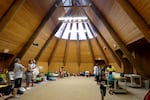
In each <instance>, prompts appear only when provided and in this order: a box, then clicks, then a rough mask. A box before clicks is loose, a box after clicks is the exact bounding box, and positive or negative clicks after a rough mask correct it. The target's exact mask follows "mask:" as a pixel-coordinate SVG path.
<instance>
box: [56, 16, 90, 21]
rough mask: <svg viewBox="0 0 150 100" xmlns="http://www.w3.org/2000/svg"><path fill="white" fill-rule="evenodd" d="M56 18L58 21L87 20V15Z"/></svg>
mask: <svg viewBox="0 0 150 100" xmlns="http://www.w3.org/2000/svg"><path fill="white" fill-rule="evenodd" d="M58 20H60V21H72V20H73V21H76V20H85V21H86V20H88V18H87V17H59V18H58Z"/></svg>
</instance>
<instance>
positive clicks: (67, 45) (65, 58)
mask: <svg viewBox="0 0 150 100" xmlns="http://www.w3.org/2000/svg"><path fill="white" fill-rule="evenodd" d="M70 36H71V33H69V35H68V40H67V44H66V48H65V55H64V59H63V60H64V66H65V65H66V61H67V54H68V48H69V41H70Z"/></svg>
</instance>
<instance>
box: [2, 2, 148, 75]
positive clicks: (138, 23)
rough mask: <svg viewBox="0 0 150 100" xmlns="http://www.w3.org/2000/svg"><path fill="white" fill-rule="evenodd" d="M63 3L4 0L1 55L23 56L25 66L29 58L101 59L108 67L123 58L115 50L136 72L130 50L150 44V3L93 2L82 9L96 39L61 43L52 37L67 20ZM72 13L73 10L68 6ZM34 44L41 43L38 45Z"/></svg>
mask: <svg viewBox="0 0 150 100" xmlns="http://www.w3.org/2000/svg"><path fill="white" fill-rule="evenodd" d="M61 1H62V0H1V1H0V50H1V52H2V51H3V50H4V49H9V53H11V54H13V55H15V57H16V56H19V57H21V58H22V60H23V61H24V62H27V60H28V59H29V58H36V60H38V61H45V62H48V63H49V64H51V62H63V64H64V65H65V64H66V63H67V62H77V63H78V65H79V66H80V63H86V62H94V60H95V59H97V58H103V59H105V61H106V62H107V63H110V62H116V63H117V64H118V65H119V66H120V64H121V61H122V59H121V58H119V57H118V55H117V53H116V52H115V50H118V49H119V50H121V51H122V52H123V54H124V56H126V58H127V59H128V60H129V61H130V63H131V64H132V65H133V66H135V67H136V69H138V70H140V71H141V73H143V72H142V69H141V68H140V67H139V66H138V65H137V63H136V61H135V59H134V57H133V56H132V54H131V52H130V51H129V50H128V49H127V45H129V44H132V43H134V42H135V41H137V40H140V39H143V38H144V39H145V40H146V41H147V42H148V43H150V27H149V26H150V13H149V9H150V2H149V0H91V3H90V5H89V6H85V7H83V10H84V11H85V13H86V15H87V17H88V18H89V21H90V23H91V24H92V27H93V29H94V30H95V31H96V33H97V37H96V38H94V39H89V38H88V37H87V40H86V41H81V40H79V37H78V36H77V40H76V41H72V40H70V39H69V36H68V40H63V39H58V38H56V37H55V36H54V34H55V33H56V31H57V30H58V29H59V27H60V26H61V24H62V22H61V21H58V17H60V16H66V15H67V14H69V12H71V10H69V12H65V10H64V8H63V7H60V6H59V4H61ZM70 8H71V7H70ZM33 43H38V46H34V45H33Z"/></svg>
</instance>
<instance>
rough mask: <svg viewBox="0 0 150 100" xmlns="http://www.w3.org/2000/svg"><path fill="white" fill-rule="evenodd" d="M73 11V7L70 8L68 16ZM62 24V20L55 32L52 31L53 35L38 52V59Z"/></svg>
mask: <svg viewBox="0 0 150 100" xmlns="http://www.w3.org/2000/svg"><path fill="white" fill-rule="evenodd" d="M71 12H72V9H69V11H68V12H67V13H66V14H65V16H68V15H69V14H70V13H71ZM61 25H62V22H60V23H59V24H58V25H57V26H56V27H55V29H54V30H53V32H52V33H51V35H50V36H49V38H48V40H47V41H46V42H45V44H44V45H43V47H42V49H41V50H40V52H39V53H38V55H37V56H36V57H35V59H36V61H38V60H39V58H40V56H41V55H42V53H43V52H44V50H45V49H46V48H47V46H48V44H49V43H50V41H51V40H52V37H53V36H54V35H55V33H56V32H57V31H58V29H59V28H60V26H61Z"/></svg>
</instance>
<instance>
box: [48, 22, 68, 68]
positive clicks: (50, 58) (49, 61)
mask: <svg viewBox="0 0 150 100" xmlns="http://www.w3.org/2000/svg"><path fill="white" fill-rule="evenodd" d="M66 27H67V24H65V26H64V29H63V31H62V33H61V36H60V38H59V39H58V38H57V40H56V43H55V45H54V48H53V50H52V53H51V55H50V57H49V59H48V66H49V65H50V63H51V60H52V57H53V55H54V52H55V51H56V48H57V46H58V43H59V41H60V39H61V38H62V36H63V34H64V31H65V29H66ZM53 36H54V35H53Z"/></svg>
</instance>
